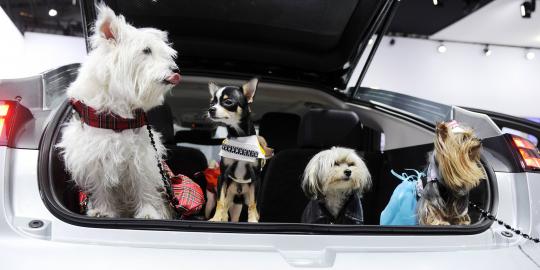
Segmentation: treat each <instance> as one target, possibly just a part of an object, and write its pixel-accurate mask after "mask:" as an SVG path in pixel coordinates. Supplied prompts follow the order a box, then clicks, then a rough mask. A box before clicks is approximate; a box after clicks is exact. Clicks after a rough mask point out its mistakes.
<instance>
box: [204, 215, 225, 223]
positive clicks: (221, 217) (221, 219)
mask: <svg viewBox="0 0 540 270" xmlns="http://www.w3.org/2000/svg"><path fill="white" fill-rule="evenodd" d="M208 221H210V222H227V221H229V215H219V214H218V215H214V217H213V218H211V219H209V220H208Z"/></svg>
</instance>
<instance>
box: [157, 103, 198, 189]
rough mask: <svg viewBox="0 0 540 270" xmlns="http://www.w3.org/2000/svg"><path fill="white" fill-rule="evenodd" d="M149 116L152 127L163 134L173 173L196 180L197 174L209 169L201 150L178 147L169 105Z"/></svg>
mask: <svg viewBox="0 0 540 270" xmlns="http://www.w3.org/2000/svg"><path fill="white" fill-rule="evenodd" d="M147 115H148V122H149V123H150V125H152V127H153V128H154V129H155V130H156V131H158V132H160V133H161V136H162V137H161V138H162V141H163V144H164V145H165V147H166V148H167V160H166V161H167V165H168V166H169V167H170V168H171V170H172V171H173V173H175V174H183V175H186V176H188V177H190V178H192V179H194V174H195V173H197V172H201V171H203V170H204V169H206V168H207V167H208V163H207V160H206V157H205V156H204V154H203V153H202V152H201V151H200V150H199V149H196V148H191V147H185V146H177V145H176V140H175V136H174V128H173V115H172V111H171V108H170V106H169V105H168V104H167V103H164V104H163V105H161V106H158V107H156V108H154V109H152V110H150V111H148V113H147Z"/></svg>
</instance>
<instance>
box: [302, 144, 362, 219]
mask: <svg viewBox="0 0 540 270" xmlns="http://www.w3.org/2000/svg"><path fill="white" fill-rule="evenodd" d="M370 186H371V175H370V173H369V171H368V168H367V167H366V164H365V163H364V161H362V159H361V158H360V157H359V156H358V155H357V154H356V152H355V151H354V150H353V149H349V148H342V147H332V148H331V149H329V150H324V151H321V152H319V153H318V154H316V155H315V156H314V157H313V158H312V159H311V160H310V161H309V163H308V165H307V166H306V169H305V171H304V178H303V181H302V189H303V190H304V192H305V193H306V195H307V196H308V197H309V198H310V199H311V201H310V203H308V205H307V206H306V208H305V210H304V213H303V215H302V222H305V223H323V224H362V223H363V212H362V205H361V202H360V198H361V195H362V193H363V192H364V191H366V190H367V189H369V187H370Z"/></svg>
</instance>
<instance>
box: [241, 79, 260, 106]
mask: <svg viewBox="0 0 540 270" xmlns="http://www.w3.org/2000/svg"><path fill="white" fill-rule="evenodd" d="M258 84H259V79H257V78H253V79H251V80H250V81H249V82H247V83H245V84H244V85H242V90H243V92H244V96H245V97H246V99H247V101H248V103H253V97H254V96H255V91H256V90H257V85H258Z"/></svg>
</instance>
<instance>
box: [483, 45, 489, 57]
mask: <svg viewBox="0 0 540 270" xmlns="http://www.w3.org/2000/svg"><path fill="white" fill-rule="evenodd" d="M482 51H483V52H484V55H485V56H490V55H491V49H490V48H489V45H486V47H484V49H483V50H482Z"/></svg>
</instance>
